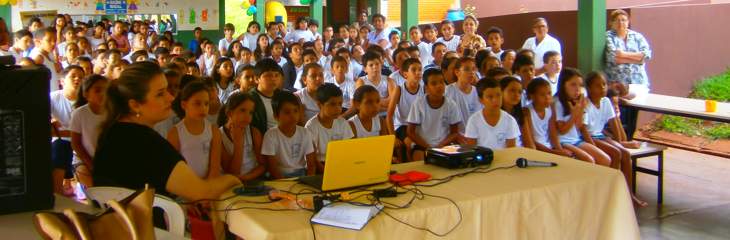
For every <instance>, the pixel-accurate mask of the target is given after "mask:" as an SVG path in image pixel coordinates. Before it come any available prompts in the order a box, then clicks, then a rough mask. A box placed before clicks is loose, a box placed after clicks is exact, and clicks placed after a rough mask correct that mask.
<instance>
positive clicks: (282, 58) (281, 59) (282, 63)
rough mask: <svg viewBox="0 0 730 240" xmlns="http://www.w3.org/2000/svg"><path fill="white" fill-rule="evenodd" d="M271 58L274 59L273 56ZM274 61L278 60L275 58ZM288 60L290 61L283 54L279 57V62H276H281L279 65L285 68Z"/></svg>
mask: <svg viewBox="0 0 730 240" xmlns="http://www.w3.org/2000/svg"><path fill="white" fill-rule="evenodd" d="M271 59H273V58H271ZM274 61H276V60H274ZM287 62H289V61H287V60H286V58H285V57H284V56H281V57H280V58H279V61H278V62H276V63H277V64H279V67H281V68H284V65H285V64H286V63H287Z"/></svg>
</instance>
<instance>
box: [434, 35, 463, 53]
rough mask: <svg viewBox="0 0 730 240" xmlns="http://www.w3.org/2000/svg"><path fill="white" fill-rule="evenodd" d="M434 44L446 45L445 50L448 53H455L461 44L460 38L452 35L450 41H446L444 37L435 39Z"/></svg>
mask: <svg viewBox="0 0 730 240" xmlns="http://www.w3.org/2000/svg"><path fill="white" fill-rule="evenodd" d="M436 42H442V43H444V44H445V45H446V50H448V51H456V49H457V48H458V47H459V43H461V36H459V35H454V36H453V37H452V38H451V39H450V40H446V39H444V37H439V38H438V39H436Z"/></svg>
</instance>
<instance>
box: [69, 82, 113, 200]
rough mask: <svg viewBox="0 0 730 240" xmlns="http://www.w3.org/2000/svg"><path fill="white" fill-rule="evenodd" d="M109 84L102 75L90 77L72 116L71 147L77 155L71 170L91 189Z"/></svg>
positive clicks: (81, 91)
mask: <svg viewBox="0 0 730 240" xmlns="http://www.w3.org/2000/svg"><path fill="white" fill-rule="evenodd" d="M108 84H109V81H108V80H107V79H106V78H105V77H103V76H101V75H91V76H89V77H87V78H85V79H84V82H83V84H82V86H81V89H79V94H78V98H77V100H76V102H75V103H74V106H76V107H77V108H76V110H74V111H73V112H71V122H70V124H69V130H70V131H71V147H72V148H73V150H74V152H75V153H76V154H75V156H74V159H73V162H72V164H73V166H74V169H75V170H76V176H78V178H79V182H81V184H83V185H84V186H87V187H90V186H92V185H93V181H92V179H91V175H92V171H93V169H94V163H93V159H94V153H95V151H96V142H97V139H98V138H99V133H100V132H99V125H100V124H101V122H102V121H104V113H105V109H104V96H105V95H106V88H107V86H108Z"/></svg>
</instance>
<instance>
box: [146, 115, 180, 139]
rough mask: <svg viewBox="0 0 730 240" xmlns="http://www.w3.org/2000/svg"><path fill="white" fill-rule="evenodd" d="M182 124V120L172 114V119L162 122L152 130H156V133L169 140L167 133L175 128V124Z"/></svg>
mask: <svg viewBox="0 0 730 240" xmlns="http://www.w3.org/2000/svg"><path fill="white" fill-rule="evenodd" d="M179 122H180V118H179V117H177V115H175V114H171V115H170V117H168V118H167V119H165V120H162V121H160V122H158V123H157V124H155V126H154V127H153V128H152V129H154V130H155V132H157V133H159V134H160V136H162V137H163V138H167V133H168V132H170V129H172V128H173V127H175V124H177V123H179Z"/></svg>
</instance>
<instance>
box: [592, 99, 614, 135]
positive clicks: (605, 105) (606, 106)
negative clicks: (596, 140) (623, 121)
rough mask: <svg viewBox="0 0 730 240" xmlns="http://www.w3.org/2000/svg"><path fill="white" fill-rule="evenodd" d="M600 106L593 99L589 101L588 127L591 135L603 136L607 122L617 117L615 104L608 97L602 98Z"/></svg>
mask: <svg viewBox="0 0 730 240" xmlns="http://www.w3.org/2000/svg"><path fill="white" fill-rule="evenodd" d="M599 107H600V108H596V105H593V102H591V101H588V106H586V115H585V116H586V128H587V129H588V133H590V134H591V136H602V135H603V128H604V127H605V126H606V123H608V121H609V120H611V119H613V118H615V117H616V113H615V112H614V111H613V104H611V100H610V99H608V98H607V97H603V98H601V102H600V103H599Z"/></svg>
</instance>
